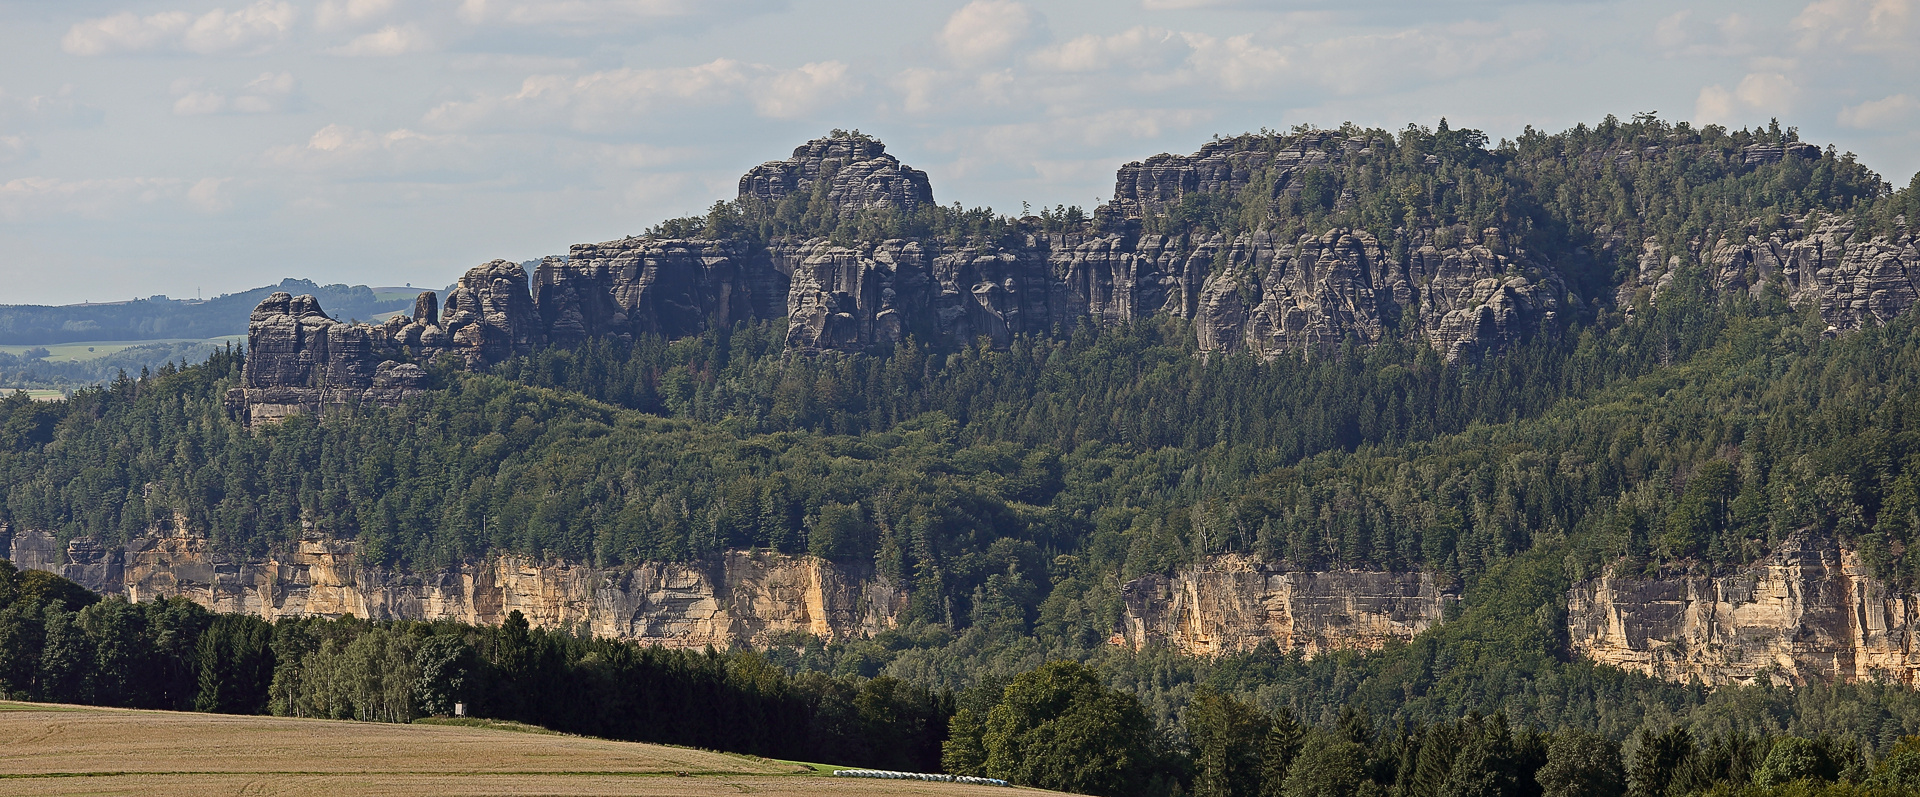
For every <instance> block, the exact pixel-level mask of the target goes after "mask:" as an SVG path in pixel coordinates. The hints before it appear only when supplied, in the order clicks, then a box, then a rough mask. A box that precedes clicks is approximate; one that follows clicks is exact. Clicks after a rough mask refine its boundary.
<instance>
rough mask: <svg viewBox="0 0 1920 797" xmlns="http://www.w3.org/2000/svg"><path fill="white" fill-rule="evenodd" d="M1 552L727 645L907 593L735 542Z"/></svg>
mask: <svg viewBox="0 0 1920 797" xmlns="http://www.w3.org/2000/svg"><path fill="white" fill-rule="evenodd" d="M0 553H5V554H6V555H7V558H9V559H10V560H11V561H12V562H13V563H14V564H15V565H16V566H18V567H21V568H30V569H39V570H48V571H52V572H55V573H59V574H61V575H63V576H65V577H66V578H69V579H72V580H74V581H76V582H78V583H80V584H82V585H83V586H86V587H87V588H88V589H92V590H94V591H96V592H102V593H106V594H112V595H124V596H126V597H127V598H128V599H129V600H151V599H154V598H165V597H172V596H176V595H178V596H185V597H186V598H188V599H190V600H192V601H193V602H195V603H198V604H200V605H202V606H205V607H207V608H209V609H213V610H215V611H221V612H245V613H248V614H254V615H258V616H260V617H264V618H266V619H268V620H272V619H275V618H279V617H343V616H347V615H352V616H355V617H361V618H368V619H375V620H388V619H409V620H436V619H451V620H459V621H461V622H466V623H476V624H498V623H499V622H501V621H502V620H504V619H505V618H506V616H507V614H508V613H510V612H513V611H515V610H518V611H520V612H521V613H523V614H525V615H526V617H527V619H528V620H529V621H530V622H532V623H533V624H534V625H535V626H539V627H544V628H566V627H572V628H581V629H584V630H587V631H590V632H592V633H593V634H595V635H599V636H606V637H611V638H615V639H627V640H634V641H639V642H646V643H657V644H661V645H665V646H669V647H691V648H699V647H703V646H706V645H714V646H715V647H718V648H721V649H725V648H727V647H728V646H729V645H731V644H733V643H735V642H741V643H749V644H752V643H764V642H765V641H766V640H767V638H768V637H769V636H771V635H774V634H779V633H783V632H789V631H800V632H805V633H809V634H814V635H817V636H820V637H823V638H828V639H840V638H846V637H849V636H861V635H868V634H873V633H878V632H880V631H883V630H886V629H888V628H892V627H893V626H894V625H895V622H896V618H897V617H898V616H899V614H900V613H901V612H902V611H904V609H905V607H906V596H905V595H904V593H902V592H900V591H899V590H898V589H897V588H895V587H894V586H893V585H891V584H889V583H887V582H886V581H885V579H882V578H880V577H878V576H876V575H875V573H874V571H873V566H872V565H871V564H870V563H851V564H849V563H840V562H832V561H827V560H823V559H817V558H814V557H808V556H785V555H780V554H769V553H755V552H747V551H732V552H729V553H726V554H724V555H723V556H721V557H718V558H716V559H715V560H712V561H708V562H702V563H695V564H659V563H648V564H642V565H639V566H637V567H629V568H613V569H600V568H593V567H588V566H585V565H579V564H569V563H565V562H540V561H535V560H532V559H528V558H526V557H518V556H498V557H494V558H492V559H489V560H487V561H483V562H478V563H473V564H467V565H462V566H461V567H459V568H456V569H454V570H449V571H444V572H438V573H426V574H402V573H395V572H390V571H386V570H381V569H378V568H367V567H363V566H361V565H360V564H358V558H357V548H356V545H355V543H353V542H349V541H338V540H328V539H320V538H309V539H305V540H302V541H300V542H299V543H298V545H297V546H295V547H294V549H293V550H290V551H286V552H283V553H281V554H279V555H275V556H270V557H266V558H263V559H259V560H239V559H234V558H232V557H228V556H225V555H221V554H216V553H213V552H212V550H211V546H210V545H209V544H208V543H207V541H206V540H205V539H204V538H200V537H195V536H191V535H187V534H181V533H178V532H175V533H171V534H167V535H164V536H149V537H142V538H140V539H136V540H134V541H133V542H131V543H129V544H127V545H125V546H115V547H108V546H102V545H100V544H99V543H96V542H93V541H89V540H75V541H73V542H71V543H69V544H67V545H66V546H64V548H63V547H62V546H59V545H57V543H56V540H55V538H54V537H53V535H51V534H47V533H45V532H37V531H20V532H9V531H8V530H7V529H5V528H4V527H0Z"/></svg>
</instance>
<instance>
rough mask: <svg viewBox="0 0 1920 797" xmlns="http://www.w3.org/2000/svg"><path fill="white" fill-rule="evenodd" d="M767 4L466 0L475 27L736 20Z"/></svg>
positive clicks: (464, 8) (465, 14)
mask: <svg viewBox="0 0 1920 797" xmlns="http://www.w3.org/2000/svg"><path fill="white" fill-rule="evenodd" d="M764 5H766V3H763V2H751V1H743V0H731V1H729V0H462V1H461V3H460V9H459V12H458V13H459V17H460V19H461V20H462V21H464V22H466V23H468V24H471V25H503V26H525V25H562V26H580V25H600V24H620V23H631V22H647V21H653V20H661V19H672V18H677V17H697V16H722V17H724V16H732V15H738V14H739V13H741V12H743V11H747V10H750V9H751V8H753V7H756V6H764Z"/></svg>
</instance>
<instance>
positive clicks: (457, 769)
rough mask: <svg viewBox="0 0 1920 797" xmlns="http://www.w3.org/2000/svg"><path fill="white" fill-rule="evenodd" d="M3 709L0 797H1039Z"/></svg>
mask: <svg viewBox="0 0 1920 797" xmlns="http://www.w3.org/2000/svg"><path fill="white" fill-rule="evenodd" d="M6 708H7V709H9V710H5V711H0V794H34V795H79V794H191V795H197V796H207V797H211V795H224V794H235V795H239V794H246V795H325V797H347V796H348V795H362V794H365V795H416V794H485V795H690V796H691V797H701V796H702V795H734V794H761V795H768V796H769V797H777V796H779V795H814V794H832V795H840V794H844V795H881V794H926V795H953V796H954V797H960V796H962V795H980V796H982V797H986V796H988V795H991V796H993V797H1011V795H1012V794H1014V793H1016V792H1023V793H1028V794H1034V793H1037V792H1034V791H1032V790H1028V789H1007V788H1000V787H992V786H968V785H963V784H952V783H926V782H920V781H895V780H868V779H860V778H836V777H828V776H826V775H823V774H817V773H813V772H811V771H809V770H807V769H805V768H804V767H800V766H796V765H793V764H787V763H783V762H778V761H769V760H765V759H758V758H752V757H748V756H737V755H729V754H725V753H713V752H707V751H703V750H688V749H683V748H678V747H664V746H660V745H651V744H637V743H633V742H612V741H605V740H601V739H587V738H581V737H576V736H559V735H547V734H534V733H517V732H513V731H505V730H496V729H491V728H463V727H449V726H434V725H390V724H381V723H363V722H335V721H329V720H309V719H287V718H278V717H234V716H225V715H216V714H191V713H177V712H166V711H131V710H126V709H101V708H85V707H53V706H46V707H36V706H31V705H24V704H12V705H10V706H6ZM682 773H684V776H683V775H682Z"/></svg>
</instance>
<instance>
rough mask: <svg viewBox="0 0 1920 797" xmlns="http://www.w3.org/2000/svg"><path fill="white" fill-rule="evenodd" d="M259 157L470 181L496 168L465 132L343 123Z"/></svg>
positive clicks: (376, 175) (323, 169)
mask: <svg viewBox="0 0 1920 797" xmlns="http://www.w3.org/2000/svg"><path fill="white" fill-rule="evenodd" d="M261 160H262V162H263V163H264V164H266V165H267V166H270V167H274V168H279V169H285V170H288V171H294V172H303V173H307V174H313V175H318V176H321V177H324V178H331V179H344V180H410V181H422V182H470V181H472V180H474V179H475V178H476V177H477V176H479V175H482V174H485V173H487V172H488V171H489V169H497V168H498V164H497V163H489V162H488V159H487V158H485V157H483V156H482V153H481V152H480V147H479V146H478V145H477V144H476V143H475V142H474V141H472V140H471V139H468V138H466V137H465V136H459V135H441V134H432V133H420V132H416V131H413V130H408V129H405V128H402V129H399V130H391V131H388V132H385V133H379V132H375V131H372V130H363V129H360V128H356V127H353V126H351V125H343V124H330V125H327V126H326V127H322V128H320V129H319V130H316V131H314V133H313V135H312V136H309V137H308V138H307V142H306V143H305V144H289V145H285V146H279V147H273V148H271V149H269V150H267V151H266V153H265V154H264V155H263V156H262V159H261Z"/></svg>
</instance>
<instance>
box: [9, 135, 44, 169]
mask: <svg viewBox="0 0 1920 797" xmlns="http://www.w3.org/2000/svg"><path fill="white" fill-rule="evenodd" d="M37 157H40V149H39V148H38V147H35V146H34V145H33V141H31V140H29V139H28V138H27V137H26V136H0V165H6V164H10V163H20V162H22V161H30V160H33V159H34V158H37Z"/></svg>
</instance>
